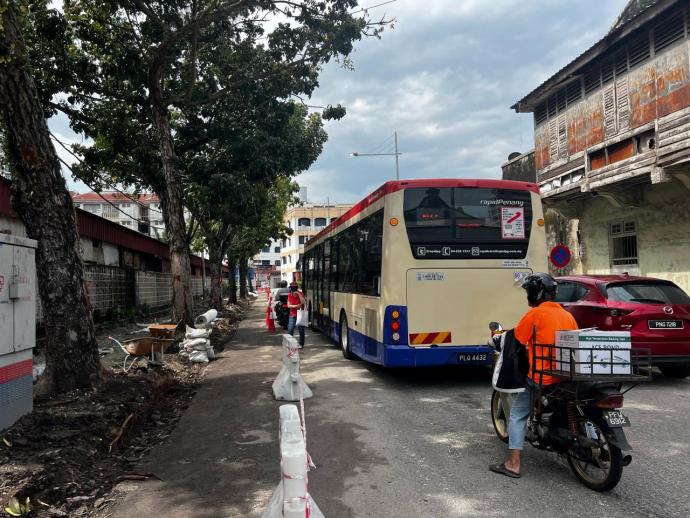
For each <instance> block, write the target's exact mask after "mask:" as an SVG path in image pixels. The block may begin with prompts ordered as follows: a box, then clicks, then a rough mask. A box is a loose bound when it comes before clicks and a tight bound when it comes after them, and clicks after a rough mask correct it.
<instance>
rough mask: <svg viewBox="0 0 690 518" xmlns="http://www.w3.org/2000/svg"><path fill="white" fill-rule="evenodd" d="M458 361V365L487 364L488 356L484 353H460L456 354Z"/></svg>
mask: <svg viewBox="0 0 690 518" xmlns="http://www.w3.org/2000/svg"><path fill="white" fill-rule="evenodd" d="M458 361H459V362H460V363H487V362H488V361H489V355H488V354H486V353H476V354H473V353H460V354H458Z"/></svg>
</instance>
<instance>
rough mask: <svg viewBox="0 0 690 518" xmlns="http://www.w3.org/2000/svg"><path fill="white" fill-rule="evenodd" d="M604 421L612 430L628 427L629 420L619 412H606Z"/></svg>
mask: <svg viewBox="0 0 690 518" xmlns="http://www.w3.org/2000/svg"><path fill="white" fill-rule="evenodd" d="M604 421H606V423H607V424H608V425H609V426H611V427H613V428H620V427H621V426H630V419H628V418H627V417H625V416H624V415H623V412H621V411H620V410H606V411H605V412H604Z"/></svg>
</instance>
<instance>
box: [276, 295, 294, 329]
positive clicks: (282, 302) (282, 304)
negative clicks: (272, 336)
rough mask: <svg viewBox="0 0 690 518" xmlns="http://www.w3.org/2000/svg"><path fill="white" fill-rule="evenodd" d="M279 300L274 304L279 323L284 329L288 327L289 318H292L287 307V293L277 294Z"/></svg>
mask: <svg viewBox="0 0 690 518" xmlns="http://www.w3.org/2000/svg"><path fill="white" fill-rule="evenodd" d="M277 298H278V300H276V302H275V304H274V305H273V311H274V312H275V314H276V320H277V321H278V324H280V326H281V327H282V328H283V329H287V328H288V320H289V319H290V309H289V308H288V307H287V298H288V296H287V294H285V295H283V294H279V295H278V296H277Z"/></svg>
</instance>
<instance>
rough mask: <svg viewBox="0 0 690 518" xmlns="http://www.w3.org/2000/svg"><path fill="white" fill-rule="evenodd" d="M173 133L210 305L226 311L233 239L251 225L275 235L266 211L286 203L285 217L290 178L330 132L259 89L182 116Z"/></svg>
mask: <svg viewBox="0 0 690 518" xmlns="http://www.w3.org/2000/svg"><path fill="white" fill-rule="evenodd" d="M176 132H177V135H178V142H179V146H178V148H179V149H182V150H183V151H182V152H181V153H180V158H181V160H180V164H181V167H182V168H183V171H184V176H185V178H186V181H185V185H186V192H185V199H186V204H187V207H189V209H190V211H191V212H192V214H193V215H194V217H195V218H196V219H197V221H199V223H200V226H201V228H202V230H203V233H202V234H203V237H204V240H205V243H206V247H207V249H208V251H209V263H210V266H211V298H210V304H211V307H214V308H216V309H221V307H222V299H221V271H222V260H223V258H225V257H226V255H227V251H228V249H229V248H230V247H231V246H232V240H233V238H234V237H235V236H237V235H238V232H244V231H243V229H248V231H249V232H250V233H251V235H252V237H253V239H255V240H257V241H259V244H263V243H264V242H265V241H266V240H267V239H269V240H270V238H271V237H273V236H274V235H276V234H277V233H278V230H277V229H276V228H274V227H271V228H268V226H267V223H266V220H265V217H266V216H265V215H266V214H269V213H271V214H272V215H274V216H275V213H274V212H271V211H272V210H274V207H275V206H281V207H282V209H281V212H280V214H278V215H277V218H278V219H277V220H276V221H280V220H281V219H282V212H283V211H284V209H285V207H286V203H287V202H288V201H289V199H288V198H291V197H292V192H293V186H292V184H290V182H289V178H290V177H291V176H294V175H296V174H298V173H299V172H301V171H303V170H305V169H307V168H308V167H309V166H310V165H311V164H312V163H313V162H314V161H315V160H316V158H317V157H318V156H319V154H320V153H321V150H322V148H323V144H324V142H325V140H326V133H325V132H324V130H323V125H322V121H321V118H320V117H319V116H318V115H316V114H312V115H309V114H308V113H307V109H306V108H305V107H304V106H303V105H301V104H299V103H295V102H292V101H284V100H277V99H274V98H272V94H271V93H270V92H269V93H268V94H267V93H265V92H262V91H260V89H256V90H255V91H254V92H253V93H251V94H248V95H237V96H228V97H226V98H225V99H224V100H223V101H222V102H220V103H219V104H218V105H217V106H216V108H215V110H214V112H213V113H209V114H208V116H204V114H203V113H195V114H194V115H188V116H187V117H183V118H181V119H180V120H179V121H178V122H177V124H176ZM276 204H277V205H276ZM252 255H253V253H252ZM242 271H244V270H242Z"/></svg>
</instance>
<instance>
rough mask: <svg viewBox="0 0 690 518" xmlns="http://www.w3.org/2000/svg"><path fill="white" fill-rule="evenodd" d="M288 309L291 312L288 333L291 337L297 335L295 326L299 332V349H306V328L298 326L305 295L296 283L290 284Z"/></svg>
mask: <svg viewBox="0 0 690 518" xmlns="http://www.w3.org/2000/svg"><path fill="white" fill-rule="evenodd" d="M287 307H288V309H289V310H290V319H289V320H288V328H287V331H288V333H290V336H294V334H295V326H296V327H297V329H298V330H299V347H300V349H301V348H302V347H304V326H297V310H298V309H304V295H303V294H302V292H301V291H299V287H298V286H297V283H296V282H295V281H292V282H291V283H290V293H289V295H288V300H287Z"/></svg>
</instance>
